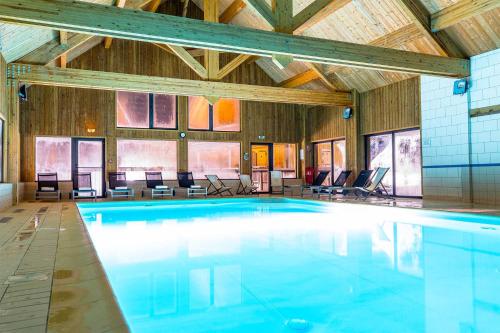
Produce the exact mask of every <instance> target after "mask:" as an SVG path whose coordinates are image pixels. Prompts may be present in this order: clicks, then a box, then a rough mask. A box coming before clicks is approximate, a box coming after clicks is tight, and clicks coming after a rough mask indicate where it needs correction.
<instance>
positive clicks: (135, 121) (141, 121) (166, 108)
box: [116, 91, 177, 129]
mask: <svg viewBox="0 0 500 333" xmlns="http://www.w3.org/2000/svg"><path fill="white" fill-rule="evenodd" d="M116 126H117V127H123V128H160V129H176V128H177V97H176V96H172V95H154V94H145V93H134V92H128V91H118V92H117V93H116Z"/></svg>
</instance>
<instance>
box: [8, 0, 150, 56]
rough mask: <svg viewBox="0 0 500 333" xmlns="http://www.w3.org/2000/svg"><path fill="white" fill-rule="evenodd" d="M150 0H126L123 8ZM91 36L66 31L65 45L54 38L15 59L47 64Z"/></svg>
mask: <svg viewBox="0 0 500 333" xmlns="http://www.w3.org/2000/svg"><path fill="white" fill-rule="evenodd" d="M151 2H152V0H128V1H127V3H126V5H125V8H130V9H140V8H143V7H144V6H146V5H148V4H149V3H151ZM93 38H95V37H94V36H93V35H88V34H75V33H68V42H67V45H64V44H61V43H60V42H59V40H58V39H54V40H51V41H49V42H47V43H45V44H43V45H42V46H40V47H38V48H37V49H35V50H33V51H32V52H30V53H28V54H26V55H24V56H23V57H21V58H19V59H17V60H16V61H19V62H23V63H29V64H37V65H49V64H51V63H52V62H54V61H55V60H56V59H58V58H60V57H61V56H64V55H65V54H68V53H69V52H71V51H73V50H75V49H77V48H78V47H80V46H82V45H83V44H85V43H87V42H89V41H90V40H91V39H93Z"/></svg>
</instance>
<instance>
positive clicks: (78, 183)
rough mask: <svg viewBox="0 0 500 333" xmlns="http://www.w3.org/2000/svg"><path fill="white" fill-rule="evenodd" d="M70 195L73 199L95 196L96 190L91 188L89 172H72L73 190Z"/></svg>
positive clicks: (92, 197)
mask: <svg viewBox="0 0 500 333" xmlns="http://www.w3.org/2000/svg"><path fill="white" fill-rule="evenodd" d="M71 197H72V198H73V200H75V199H93V200H94V201H95V200H96V198H97V190H95V189H93V188H92V174H91V173H90V172H86V173H83V172H77V173H74V174H73V191H71Z"/></svg>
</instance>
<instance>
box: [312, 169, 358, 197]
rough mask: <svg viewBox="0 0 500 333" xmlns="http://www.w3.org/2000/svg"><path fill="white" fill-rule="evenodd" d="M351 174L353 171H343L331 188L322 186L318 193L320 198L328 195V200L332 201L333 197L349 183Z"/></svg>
mask: <svg viewBox="0 0 500 333" xmlns="http://www.w3.org/2000/svg"><path fill="white" fill-rule="evenodd" d="M351 173H352V171H351V170H345V171H342V172H341V173H340V174H339V176H338V177H337V179H335V181H334V182H333V184H332V185H331V186H322V187H321V188H320V190H319V191H318V197H320V196H321V195H322V194H327V195H328V199H329V200H332V196H333V195H334V194H335V193H337V191H340V190H342V189H343V188H344V186H345V183H347V179H348V178H349V176H350V175H351Z"/></svg>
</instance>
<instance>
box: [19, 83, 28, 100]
mask: <svg viewBox="0 0 500 333" xmlns="http://www.w3.org/2000/svg"><path fill="white" fill-rule="evenodd" d="M19 98H20V99H21V101H23V102H24V101H27V100H28V89H26V85H22V86H20V87H19Z"/></svg>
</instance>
